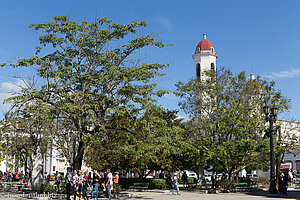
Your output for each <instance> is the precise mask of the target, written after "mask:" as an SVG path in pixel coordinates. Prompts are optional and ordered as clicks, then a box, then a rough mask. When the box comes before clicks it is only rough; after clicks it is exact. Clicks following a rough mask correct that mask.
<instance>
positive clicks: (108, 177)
mask: <svg viewBox="0 0 300 200" xmlns="http://www.w3.org/2000/svg"><path fill="white" fill-rule="evenodd" d="M65 181H66V187H67V200H70V198H71V193H72V191H73V195H74V200H75V199H76V197H78V198H79V199H81V198H83V199H84V200H87V199H88V197H87V190H88V187H91V188H92V189H91V198H92V199H93V198H94V197H95V198H96V199H98V197H99V189H100V190H102V191H103V192H104V193H106V194H107V198H108V199H111V198H112V189H113V185H115V187H116V185H117V184H118V183H119V175H118V172H116V173H115V176H113V175H112V173H111V171H110V169H107V171H106V173H103V172H97V171H96V170H95V169H94V170H93V176H92V174H91V172H90V173H88V172H85V173H83V172H82V171H81V170H78V171H77V170H73V172H72V169H71V168H70V167H69V168H68V169H67V174H66V177H65ZM94 190H95V196H94Z"/></svg>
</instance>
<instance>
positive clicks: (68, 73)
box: [7, 16, 178, 168]
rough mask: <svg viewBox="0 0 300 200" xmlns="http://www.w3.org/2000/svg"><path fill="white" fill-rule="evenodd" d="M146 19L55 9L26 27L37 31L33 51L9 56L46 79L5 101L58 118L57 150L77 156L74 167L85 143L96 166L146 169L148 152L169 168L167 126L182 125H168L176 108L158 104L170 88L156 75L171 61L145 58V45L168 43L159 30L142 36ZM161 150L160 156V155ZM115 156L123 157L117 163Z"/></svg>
mask: <svg viewBox="0 0 300 200" xmlns="http://www.w3.org/2000/svg"><path fill="white" fill-rule="evenodd" d="M146 25H147V24H146V23H145V22H143V21H141V22H130V23H128V24H125V25H122V24H115V23H113V22H112V20H110V19H107V18H97V19H96V20H93V21H92V22H88V21H82V22H75V21H72V20H70V19H68V18H67V17H66V16H56V17H54V18H53V20H52V21H50V22H45V23H35V24H31V25H30V26H29V27H30V28H32V29H34V30H35V31H36V32H38V33H40V38H39V42H40V46H38V47H36V55H34V56H32V57H30V58H26V59H19V60H18V61H17V62H16V63H12V62H9V65H10V66H12V67H32V68H34V69H35V70H36V76H38V77H39V78H40V79H41V81H40V85H38V86H34V85H30V86H29V87H28V88H24V89H23V90H22V93H21V94H20V95H18V96H14V97H12V98H9V99H7V102H10V103H12V105H13V106H14V107H15V108H17V109H18V110H23V109H24V107H26V105H37V104H36V103H37V102H40V104H42V105H43V106H44V107H45V114H49V115H50V116H51V117H52V119H53V120H54V123H55V125H56V130H55V134H54V139H55V140H56V145H57V147H58V149H60V150H61V152H63V154H64V156H65V157H66V158H67V159H68V160H69V161H70V162H71V161H72V158H73V157H75V163H74V167H75V168H80V167H81V164H82V160H83V157H84V155H85V152H86V151H85V150H86V149H87V148H88V149H89V150H88V152H92V153H90V154H86V156H85V158H86V162H87V163H88V164H89V165H90V166H92V167H95V168H103V167H107V166H109V167H111V168H120V167H121V166H129V168H134V167H132V166H135V167H138V168H146V166H147V165H148V164H149V161H147V159H148V158H147V156H148V157H149V158H151V160H150V165H153V166H163V165H164V164H165V163H166V166H164V167H168V168H170V162H165V161H166V160H168V159H167V158H168V157H169V155H170V151H171V150H169V149H166V150H164V148H163V147H165V145H169V144H170V141H171V139H169V138H170V135H168V134H169V133H164V132H167V131H170V134H172V133H174V132H178V130H177V129H176V127H170V128H169V127H166V126H168V125H169V123H170V122H171V120H172V119H173V118H174V117H173V116H174V113H173V114H172V112H169V111H166V110H164V109H162V108H160V107H158V106H155V102H156V99H157V98H159V97H161V96H162V95H164V94H166V93H167V91H165V90H161V89H158V88H156V83H155V81H154V80H155V78H157V77H160V76H163V75H164V74H163V73H162V72H161V70H163V69H164V68H166V67H168V65H165V64H159V63H148V62H146V61H144V60H149V59H148V58H147V59H143V58H142V57H141V55H143V54H142V53H141V52H142V51H143V50H144V49H145V48H147V47H158V48H163V47H165V46H166V45H165V44H164V43H163V42H161V41H159V40H157V39H156V38H155V37H154V36H151V35H140V34H139V35H137V33H138V30H139V29H140V28H142V27H145V26H146ZM24 103H25V104H24ZM24 105H25V106H24ZM152 112H153V113H152ZM169 114H170V115H172V117H168V115H169ZM49 115H48V116H49ZM165 118H166V119H165ZM158 138H160V139H158ZM153 139H155V140H156V141H155V142H154V143H151V142H150V140H153ZM164 140H165V141H166V143H165V142H160V141H164ZM145 141H147V143H146V144H144V142H145ZM66 143H67V144H69V145H66ZM106 144H107V145H106ZM70 146H72V147H71V148H70ZM95 147H97V148H96V149H95ZM73 148H75V150H76V155H75V156H74V155H73V153H74V152H73ZM137 148H138V150H136V149H137ZM104 149H105V151H103V150H104ZM94 150H95V151H94ZM111 150H113V151H111ZM157 151H162V153H160V152H157ZM95 152H102V154H99V153H95ZM111 152H114V153H111ZM145 152H154V153H153V154H151V153H147V154H145ZM157 154H163V156H162V157H160V158H155V156H156V155H157ZM116 157H117V158H122V159H120V160H119V161H120V162H116V160H117V159H115V158H116ZM133 158H134V159H133Z"/></svg>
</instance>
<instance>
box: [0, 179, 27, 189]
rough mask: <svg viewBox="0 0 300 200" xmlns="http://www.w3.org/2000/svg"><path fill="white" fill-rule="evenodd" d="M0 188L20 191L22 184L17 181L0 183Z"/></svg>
mask: <svg viewBox="0 0 300 200" xmlns="http://www.w3.org/2000/svg"><path fill="white" fill-rule="evenodd" d="M0 186H1V187H4V188H7V187H9V188H11V187H18V189H19V190H20V189H21V187H22V186H23V183H21V182H19V181H17V182H0Z"/></svg>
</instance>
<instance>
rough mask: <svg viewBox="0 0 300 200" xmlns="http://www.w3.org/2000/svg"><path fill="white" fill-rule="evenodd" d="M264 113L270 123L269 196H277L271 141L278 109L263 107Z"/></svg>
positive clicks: (272, 141)
mask: <svg viewBox="0 0 300 200" xmlns="http://www.w3.org/2000/svg"><path fill="white" fill-rule="evenodd" d="M263 109H264V113H265V115H266V121H267V122H269V123H270V165H271V172H270V188H269V193H270V194H277V193H278V191H277V188H276V178H275V165H274V140H273V132H274V128H273V123H275V122H276V117H277V114H278V108H277V107H276V106H273V107H272V108H270V107H269V106H268V105H265V106H264V107H263Z"/></svg>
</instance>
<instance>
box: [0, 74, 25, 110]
mask: <svg viewBox="0 0 300 200" xmlns="http://www.w3.org/2000/svg"><path fill="white" fill-rule="evenodd" d="M25 86H26V84H25V83H24V81H23V80H21V79H18V80H17V81H15V82H2V83H1V84H0V111H1V114H3V113H4V112H6V111H8V109H9V106H10V105H9V104H8V103H6V104H3V101H4V100H5V99H7V98H9V97H12V96H14V95H16V94H18V93H19V92H20V91H21V89H22V87H25Z"/></svg>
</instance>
